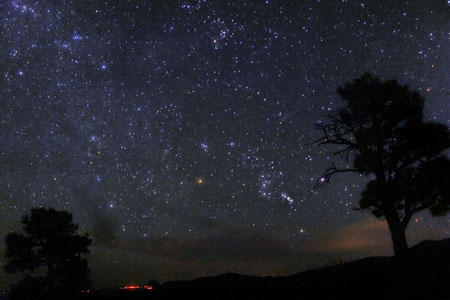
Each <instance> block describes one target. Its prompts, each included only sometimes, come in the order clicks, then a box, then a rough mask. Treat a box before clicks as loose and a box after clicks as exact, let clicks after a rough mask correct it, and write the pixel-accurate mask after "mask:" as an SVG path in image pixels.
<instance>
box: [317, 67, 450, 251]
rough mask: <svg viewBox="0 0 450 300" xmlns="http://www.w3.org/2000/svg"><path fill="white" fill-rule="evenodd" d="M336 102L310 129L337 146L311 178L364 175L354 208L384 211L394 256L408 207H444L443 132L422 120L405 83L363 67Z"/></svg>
mask: <svg viewBox="0 0 450 300" xmlns="http://www.w3.org/2000/svg"><path fill="white" fill-rule="evenodd" d="M337 92H338V94H339V95H340V96H341V98H342V99H343V101H344V106H343V107H342V108H340V109H339V110H337V111H336V112H335V113H333V114H331V115H328V116H327V117H328V120H327V121H326V122H319V123H318V124H317V127H318V129H319V130H321V131H322V134H323V135H322V137H321V138H320V139H319V140H317V141H316V142H317V143H318V144H319V145H327V144H331V145H337V146H338V150H337V151H336V152H335V156H340V157H341V158H342V159H344V160H345V161H347V162H348V161H349V160H350V161H352V162H353V163H352V165H353V166H350V165H347V166H346V167H343V168H340V167H337V166H336V164H335V163H333V164H332V167H331V168H329V169H327V170H326V171H325V172H324V174H323V176H322V177H321V178H320V179H319V180H318V183H317V185H320V184H321V183H323V182H328V181H329V180H330V177H332V176H333V175H334V174H336V173H347V172H356V173H360V174H366V175H368V176H369V178H370V181H369V182H368V183H367V186H366V187H365V189H364V190H363V192H362V197H361V199H360V202H359V207H358V208H357V209H370V210H371V212H372V213H373V215H375V216H376V217H377V218H380V217H385V218H386V220H387V223H388V226H389V230H390V232H391V236H392V241H393V245H394V252H395V255H396V256H402V255H403V254H405V252H406V251H407V249H408V244H407V241H406V235H405V231H406V227H407V225H408V223H409V221H410V220H411V217H412V215H413V214H414V213H417V212H419V211H421V210H424V209H429V210H430V211H431V213H432V214H433V215H443V214H445V213H446V212H447V211H448V210H449V209H450V160H449V159H448V157H447V156H446V155H445V153H444V152H445V151H446V150H447V149H448V148H449V147H450V132H449V129H448V127H447V126H446V125H444V124H442V123H435V122H426V121H424V120H423V106H424V98H423V97H422V96H421V95H420V94H419V93H418V92H416V91H411V90H410V88H409V87H408V86H407V85H399V84H398V83H397V82H396V81H394V80H388V81H380V79H379V78H377V77H374V76H372V75H370V74H368V73H366V74H364V75H362V76H361V77H359V78H357V79H355V80H354V81H353V82H351V83H348V84H346V85H345V87H339V88H338V90H337Z"/></svg>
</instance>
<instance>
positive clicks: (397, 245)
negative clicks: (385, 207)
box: [386, 212, 408, 258]
mask: <svg viewBox="0 0 450 300" xmlns="http://www.w3.org/2000/svg"><path fill="white" fill-rule="evenodd" d="M386 220H387V223H388V226H389V231H390V232H391V237H392V244H393V245H394V254H395V256H396V257H397V258H402V257H404V256H405V255H406V252H407V251H408V243H407V241H406V227H405V226H402V224H401V222H400V218H399V216H398V214H397V213H396V212H394V213H389V214H386Z"/></svg>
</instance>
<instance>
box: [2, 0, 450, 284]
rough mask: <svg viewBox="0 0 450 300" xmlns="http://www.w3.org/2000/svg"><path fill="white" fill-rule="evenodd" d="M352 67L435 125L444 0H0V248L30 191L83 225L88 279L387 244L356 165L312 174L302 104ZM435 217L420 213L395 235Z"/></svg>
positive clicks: (444, 221) (241, 267)
mask: <svg viewBox="0 0 450 300" xmlns="http://www.w3.org/2000/svg"><path fill="white" fill-rule="evenodd" d="M365 71H370V72H372V73H374V74H376V75H378V76H380V77H381V79H397V80H398V81H399V82H401V83H404V84H409V85H410V86H411V87H412V88H413V89H416V90H419V91H420V92H421V94H422V95H424V96H425V98H426V119H429V120H437V121H440V122H443V123H445V124H447V125H450V100H449V99H450V98H449V96H450V95H449V92H450V73H449V72H450V1H444V0H422V1H419V0H417V1H413V0H411V1H397V0H396V1H393V0H391V1H383V0H377V1H368V0H367V1H353V0H336V1H326V0H322V1H319V0H317V1H307V0H298V1H273V0H266V1H264V0H254V1H238V0H236V1H225V0H224V1H208V0H199V1H134V0H120V1H109V0H103V1H95V0H89V1H88V0H72V1H70V0H2V1H1V2H0V239H1V240H2V242H1V244H0V250H1V252H2V256H1V260H2V261H4V258H3V251H4V243H3V239H4V237H5V235H6V234H7V233H8V232H9V231H10V230H17V229H18V227H19V220H20V218H21V216H22V215H23V214H25V213H27V212H29V209H30V208H31V207H34V206H41V205H43V206H52V207H54V208H56V209H65V210H69V211H70V212H71V213H72V214H73V215H74V219H75V222H76V223H78V224H79V225H80V230H81V231H83V232H89V233H90V235H91V236H92V237H93V245H92V246H91V252H92V253H91V254H90V256H89V257H88V259H89V264H90V267H91V269H92V273H91V278H92V279H93V281H94V284H95V285H97V286H119V285H123V284H126V283H130V282H135V283H139V284H141V283H143V282H144V281H147V280H149V279H152V278H155V279H156V280H158V281H162V282H164V281H168V280H174V279H193V278H196V277H199V276H206V275H215V274H220V273H224V272H239V273H244V274H255V275H287V274H292V273H295V272H298V271H301V270H304V269H307V268H310V267H314V266H324V265H326V264H333V263H336V262H337V261H342V260H349V259H355V258H359V257H362V256H367V255H380V254H385V255H388V254H392V250H391V242H390V236H389V233H388V231H387V226H386V224H385V223H384V221H379V222H377V220H376V219H375V218H374V217H372V216H371V215H370V214H369V213H361V212H357V211H354V210H353V209H354V207H355V206H356V205H357V201H358V198H359V193H360V191H361V188H362V187H364V182H365V181H366V180H367V178H365V177H364V176H357V175H352V176H348V175H342V176H336V177H335V178H333V179H332V180H331V182H330V183H328V184H327V185H326V186H324V187H322V188H320V189H318V190H313V187H314V183H315V181H316V180H317V178H320V175H321V173H322V172H323V171H324V169H325V168H327V167H328V166H330V164H331V161H332V159H333V158H332V155H331V154H332V150H333V148H325V147H318V146H316V145H311V142H312V141H314V140H315V139H316V138H317V137H318V136H319V134H320V133H319V132H317V131H316V130H315V124H316V123H317V122H318V121H320V120H323V115H324V114H326V113H329V112H330V111H333V110H335V109H337V108H338V107H339V105H340V99H339V97H338V95H337V94H336V89H337V87H338V86H340V85H343V84H345V83H346V82H349V81H351V80H352V79H353V78H355V77H357V76H359V75H361V74H362V73H363V72H365ZM344 164H345V163H344ZM449 228H450V218H449V217H448V216H447V217H440V218H433V219H432V218H431V217H430V216H429V214H428V212H424V213H421V214H419V215H417V218H415V219H414V218H413V220H412V223H411V224H410V226H409V232H408V234H409V237H410V239H409V241H410V244H413V243H416V242H417V241H420V240H422V239H437V238H444V237H449V236H450V234H449ZM5 276H6V275H5V274H4V273H3V270H2V271H0V282H2V285H1V286H0V288H2V287H5V286H6V285H7V284H8V283H9V282H10V280H11V279H12V277H11V276H7V277H5Z"/></svg>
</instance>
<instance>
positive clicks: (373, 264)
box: [92, 239, 450, 299]
mask: <svg viewBox="0 0 450 300" xmlns="http://www.w3.org/2000/svg"><path fill="white" fill-rule="evenodd" d="M92 296H94V297H93V298H92V299H100V298H99V297H96V296H95V295H92ZM116 296H117V297H108V298H107V299H450V239H445V240H440V241H423V242H421V243H419V244H417V245H416V246H414V247H411V248H410V249H409V250H408V256H407V257H405V258H404V259H402V260H401V261H399V260H398V259H396V258H395V257H370V258H364V259H360V260H356V261H353V262H350V263H345V264H340V265H337V266H333V267H326V268H323V269H318V270H310V271H304V272H300V273H298V274H294V275H291V276H287V277H256V276H247V275H240V274H234V273H227V274H223V275H219V276H215V277H203V278H198V279H195V280H190V281H173V282H168V283H165V284H163V285H161V286H160V287H159V288H158V289H156V290H153V291H149V292H145V291H142V292H137V293H135V292H129V293H126V292H122V293H120V295H116Z"/></svg>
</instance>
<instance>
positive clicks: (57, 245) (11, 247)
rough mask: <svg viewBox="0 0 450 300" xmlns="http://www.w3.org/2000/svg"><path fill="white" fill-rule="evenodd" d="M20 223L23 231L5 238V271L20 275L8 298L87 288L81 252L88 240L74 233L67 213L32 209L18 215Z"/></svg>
mask: <svg viewBox="0 0 450 300" xmlns="http://www.w3.org/2000/svg"><path fill="white" fill-rule="evenodd" d="M22 226H23V233H16V232H11V233H9V234H8V235H7V236H6V240H5V241H6V251H5V257H6V258H7V264H6V265H5V271H6V272H9V273H18V274H20V275H21V277H22V279H21V281H20V282H19V283H18V284H17V285H16V286H15V287H13V288H12V293H11V294H12V295H11V297H12V298H18V299H22V298H23V299H25V298H24V297H26V298H27V299H40V297H45V298H49V297H53V296H54V297H61V296H62V295H64V297H65V298H68V297H69V296H68V295H76V294H78V293H79V292H81V290H82V289H86V288H88V287H89V285H90V282H89V279H88V275H89V269H88V267H87V261H86V259H85V258H84V255H85V254H87V253H89V249H88V246H89V245H90V244H91V242H92V240H91V239H90V238H89V237H88V235H87V234H85V235H80V234H78V233H77V229H78V226H77V225H76V224H74V223H73V220H72V215H71V214H70V213H68V212H66V211H57V210H55V209H52V208H49V209H46V208H34V209H31V214H30V215H25V216H24V217H23V218H22Z"/></svg>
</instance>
